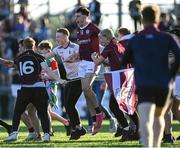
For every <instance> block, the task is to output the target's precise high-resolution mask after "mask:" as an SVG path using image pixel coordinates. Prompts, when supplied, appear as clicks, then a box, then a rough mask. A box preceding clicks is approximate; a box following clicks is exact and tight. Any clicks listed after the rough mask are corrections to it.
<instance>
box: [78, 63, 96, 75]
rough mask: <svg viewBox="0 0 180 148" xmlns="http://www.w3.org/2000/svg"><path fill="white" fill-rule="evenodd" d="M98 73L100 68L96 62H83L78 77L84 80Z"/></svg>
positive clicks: (80, 64)
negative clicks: (88, 75) (89, 75)
mask: <svg viewBox="0 0 180 148" xmlns="http://www.w3.org/2000/svg"><path fill="white" fill-rule="evenodd" d="M97 71H99V66H98V68H97V67H96V65H95V63H94V62H92V61H86V60H82V61H81V62H80V63H79V68H78V77H81V78H84V77H85V75H86V74H88V73H96V72H97Z"/></svg>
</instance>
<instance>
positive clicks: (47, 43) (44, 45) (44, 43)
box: [38, 40, 53, 50]
mask: <svg viewBox="0 0 180 148" xmlns="http://www.w3.org/2000/svg"><path fill="white" fill-rule="evenodd" d="M38 47H39V48H40V49H42V48H48V49H50V50H51V49H52V47H53V45H52V43H51V42H50V41H49V40H43V41H41V42H40V43H39V44H38Z"/></svg>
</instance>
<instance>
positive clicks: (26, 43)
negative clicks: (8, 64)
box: [23, 37, 36, 49]
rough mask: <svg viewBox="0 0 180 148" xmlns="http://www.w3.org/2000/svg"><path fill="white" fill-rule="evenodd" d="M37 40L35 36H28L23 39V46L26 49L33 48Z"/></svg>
mask: <svg viewBox="0 0 180 148" xmlns="http://www.w3.org/2000/svg"><path fill="white" fill-rule="evenodd" d="M35 44H36V42H35V40H34V39H33V38H31V37H26V38H25V39H24V40H23V46H24V48H25V49H33V47H34V46H35Z"/></svg>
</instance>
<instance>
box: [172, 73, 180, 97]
mask: <svg viewBox="0 0 180 148" xmlns="http://www.w3.org/2000/svg"><path fill="white" fill-rule="evenodd" d="M173 95H174V96H175V97H176V99H178V100H180V76H177V77H176V79H175V86H174V91H173Z"/></svg>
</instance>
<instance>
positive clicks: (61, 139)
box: [0, 121, 180, 148]
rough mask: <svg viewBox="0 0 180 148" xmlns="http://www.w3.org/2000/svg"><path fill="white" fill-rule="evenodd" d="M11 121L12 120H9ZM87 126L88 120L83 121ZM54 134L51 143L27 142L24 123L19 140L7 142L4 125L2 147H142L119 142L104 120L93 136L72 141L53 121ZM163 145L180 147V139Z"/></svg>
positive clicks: (178, 130)
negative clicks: (99, 129)
mask: <svg viewBox="0 0 180 148" xmlns="http://www.w3.org/2000/svg"><path fill="white" fill-rule="evenodd" d="M8 122H9V123H10V121H8ZM83 124H84V125H85V127H87V121H83ZM53 130H54V136H53V137H51V141H50V142H49V143H44V142H42V141H39V142H37V141H33V142H27V141H24V139H25V138H26V136H27V134H28V132H27V129H26V127H25V126H24V124H21V128H20V133H19V138H18V141H16V142H10V143H6V142H3V139H4V138H5V137H6V136H7V135H8V134H7V133H6V131H5V129H3V128H2V127H0V147H67V148H68V147H140V146H141V145H140V144H139V142H138V141H130V142H119V139H120V138H115V137H113V133H110V132H109V122H108V121H104V122H103V127H102V129H101V131H100V132H99V133H98V134H97V135H95V136H92V135H91V134H86V135H85V136H83V137H81V138H80V139H79V140H77V141H70V140H69V137H67V136H66V133H65V129H64V126H63V125H62V124H61V123H59V122H53ZM179 135H180V124H179V123H178V122H177V121H174V122H173V136H174V137H175V138H176V137H178V136H179ZM162 146H163V147H180V141H175V143H174V144H173V145H172V144H163V145H162Z"/></svg>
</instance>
